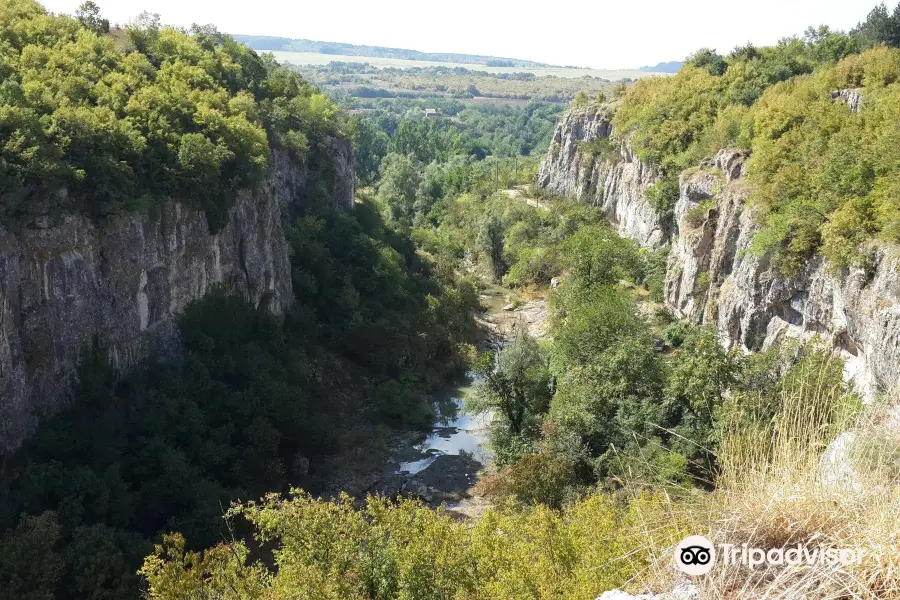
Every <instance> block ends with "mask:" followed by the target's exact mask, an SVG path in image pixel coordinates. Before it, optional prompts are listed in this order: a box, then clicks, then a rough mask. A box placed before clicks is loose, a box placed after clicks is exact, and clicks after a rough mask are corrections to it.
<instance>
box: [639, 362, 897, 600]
mask: <svg viewBox="0 0 900 600" xmlns="http://www.w3.org/2000/svg"><path fill="white" fill-rule="evenodd" d="M836 361H837V359H836V358H835V357H833V356H826V357H825V358H824V359H823V360H819V361H809V362H808V363H806V364H805V365H803V368H801V369H800V370H799V371H798V372H796V373H794V374H793V375H792V376H791V377H790V378H789V379H786V380H785V383H784V386H783V387H782V389H781V390H780V392H779V393H778V394H777V397H776V398H759V397H756V398H754V397H737V398H733V399H732V401H733V403H735V404H739V403H743V406H741V407H740V408H741V410H735V411H733V412H732V413H730V416H727V417H726V418H725V419H724V420H723V421H722V424H721V427H722V432H721V434H722V437H721V447H720V453H719V459H720V464H721V466H722V472H721V475H720V477H719V478H718V484H717V488H716V490H715V491H714V492H712V493H710V494H709V495H706V496H704V497H701V498H699V499H697V498H695V499H693V500H692V501H690V502H684V501H683V500H682V499H679V500H676V501H675V506H673V509H672V510H673V512H678V511H681V512H685V513H689V514H692V515H694V517H695V519H694V522H695V523H697V526H698V530H697V533H700V534H704V535H707V536H708V537H709V538H710V539H711V540H713V541H714V543H716V544H722V543H729V544H734V545H736V546H740V545H742V544H747V545H748V546H749V547H754V548H763V549H767V550H768V549H776V548H787V547H791V546H796V545H797V544H803V545H805V546H807V547H809V548H811V549H812V548H822V549H825V548H836V549H843V548H846V549H858V548H862V549H864V551H866V553H867V555H868V556H866V557H865V558H864V559H863V562H862V563H861V564H859V565H850V566H835V567H813V568H808V569H807V568H797V567H785V566H768V567H756V568H755V569H750V568H748V567H745V566H734V565H732V566H728V567H723V566H722V564H721V561H720V564H719V565H717V566H716V568H715V569H714V570H713V571H712V572H711V573H710V574H709V575H707V576H706V577H705V578H704V579H701V580H699V581H698V582H697V583H698V587H699V588H700V590H701V597H702V598H716V599H724V598H754V599H756V598H759V599H763V598H767V599H768V598H772V599H774V598H784V599H792V600H793V599H810V600H812V599H816V600H821V599H839V598H841V599H842V598H888V599H892V598H900V571H898V570H897V569H898V567H900V560H898V559H900V555H898V553H897V548H898V541H900V540H898V538H900V494H898V491H900V487H898V483H900V481H898V475H900V433H897V430H896V429H895V428H894V426H893V425H894V424H892V423H888V422H887V420H886V417H885V413H886V411H887V405H888V404H890V403H885V404H882V405H880V406H879V407H875V406H873V407H867V408H866V409H863V410H860V406H859V403H858V402H857V401H856V399H855V397H854V396H853V395H850V394H847V393H846V390H845V389H844V388H843V386H841V385H835V384H834V378H833V376H831V375H833V374H834V369H835V368H836V365H838V363H837V362H836ZM823 456H830V457H832V459H833V460H830V461H829V460H823ZM704 518H705V519H707V521H706V522H705V523H703V522H702V519H704ZM879 546H881V548H879ZM876 551H880V552H882V554H881V556H879V557H876V556H875V555H874V554H875V552H876ZM667 568H668V569H669V570H671V567H670V566H669V565H661V566H660V568H659V571H658V572H657V573H656V575H657V576H659V575H660V573H662V574H665V571H666V569H667ZM657 585H658V584H657Z"/></svg>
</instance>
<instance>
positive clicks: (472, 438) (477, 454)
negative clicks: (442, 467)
mask: <svg viewBox="0 0 900 600" xmlns="http://www.w3.org/2000/svg"><path fill="white" fill-rule="evenodd" d="M469 381H471V378H470V379H469ZM470 391H471V384H469V385H466V386H463V387H457V388H455V389H454V390H452V392H451V393H449V394H444V395H442V396H439V397H438V398H437V399H436V400H435V409H436V411H437V419H436V421H435V426H434V428H433V429H432V430H431V433H430V434H429V435H428V437H426V438H425V440H424V441H422V443H420V444H418V445H417V446H416V447H415V451H416V453H417V454H418V456H417V457H416V458H415V459H413V460H409V461H406V462H401V463H400V467H399V468H398V470H397V472H398V473H408V474H410V475H415V474H416V473H418V472H420V471H422V470H424V469H427V468H428V467H429V466H430V465H431V463H433V462H434V461H435V459H436V458H437V457H438V456H441V455H445V454H446V455H458V454H469V455H471V456H472V457H473V458H474V459H475V460H477V461H478V462H480V463H482V464H485V463H486V462H487V461H488V460H489V459H490V453H489V452H488V451H487V449H486V448H485V447H484V446H485V442H486V441H487V435H488V427H489V426H490V415H477V416H476V415H469V414H466V413H465V412H463V410H462V408H463V398H465V395H466V394H467V393H469V392H470Z"/></svg>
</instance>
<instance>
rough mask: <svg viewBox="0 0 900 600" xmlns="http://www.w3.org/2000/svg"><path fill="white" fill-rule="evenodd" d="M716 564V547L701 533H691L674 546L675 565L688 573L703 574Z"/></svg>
mask: <svg viewBox="0 0 900 600" xmlns="http://www.w3.org/2000/svg"><path fill="white" fill-rule="evenodd" d="M715 564H716V549H715V548H713V545H712V542H710V541H709V540H708V539H706V538H705V537H703V536H702V535H691V536H688V537H686V538H684V539H683V540H681V543H680V544H678V545H677V546H676V547H675V567H676V568H677V569H678V570H679V571H682V572H683V573H687V574H688V575H705V574H706V573H709V572H710V570H711V569H712V568H713V566H714V565H715Z"/></svg>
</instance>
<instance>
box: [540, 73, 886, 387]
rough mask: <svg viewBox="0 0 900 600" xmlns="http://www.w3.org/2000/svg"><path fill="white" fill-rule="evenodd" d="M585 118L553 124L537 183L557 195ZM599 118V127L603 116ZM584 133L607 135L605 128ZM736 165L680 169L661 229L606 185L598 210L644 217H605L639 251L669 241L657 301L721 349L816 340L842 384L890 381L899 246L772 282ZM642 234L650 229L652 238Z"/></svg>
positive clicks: (723, 161)
mask: <svg viewBox="0 0 900 600" xmlns="http://www.w3.org/2000/svg"><path fill="white" fill-rule="evenodd" d="M846 92H847V93H846V94H844V95H839V99H841V100H842V101H846V102H847V103H848V105H849V106H850V108H851V109H854V107H858V105H859V97H858V96H859V95H858V93H856V94H855V95H854V93H855V92H856V91H855V90H846ZM851 92H854V93H851ZM593 118H597V117H594V116H592V115H591V114H590V113H585V112H583V111H574V112H573V113H570V114H569V115H568V116H567V117H566V118H565V119H564V120H563V121H562V122H561V123H560V125H559V127H558V128H557V132H556V137H555V139H554V146H558V147H559V149H560V150H559V152H560V155H554V153H553V150H551V153H550V155H549V156H548V157H547V160H546V161H545V163H544V165H543V167H542V169H541V172H540V178H539V181H538V184H539V185H542V186H543V187H547V188H549V189H552V190H555V191H557V192H562V193H572V192H571V191H569V190H571V189H572V186H573V185H574V186H575V189H576V191H577V186H578V185H579V184H578V182H579V181H583V179H584V176H583V171H582V170H580V169H577V168H575V167H573V166H572V165H571V164H569V163H568V162H565V161H563V160H562V159H561V158H560V156H562V155H563V153H566V152H567V153H568V154H567V156H569V157H570V158H569V159H568V160H569V161H572V160H580V157H579V155H578V152H577V151H573V150H571V146H572V143H571V140H569V139H568V138H567V136H568V135H572V136H576V137H574V138H573V139H578V140H579V141H582V140H587V141H590V139H591V138H586V137H584V133H583V132H585V131H592V129H591V128H590V127H589V126H588V125H586V124H585V123H580V124H579V122H580V121H585V120H590V119H593ZM600 118H601V119H602V120H604V121H605V122H606V123H608V122H609V115H608V114H605V113H604V114H602V116H601V117H600ZM593 131H599V132H601V133H600V135H606V136H608V134H609V129H608V127H606V128H605V129H604V128H602V127H595V128H594V129H593ZM579 133H581V136H582V137H577V136H578V134H579ZM567 148H568V149H567ZM622 159H623V160H622V164H620V165H617V166H616V167H615V169H620V170H622V171H625V170H626V168H627V164H628V163H629V162H630V163H631V167H630V168H631V169H633V170H634V171H640V172H645V173H646V172H648V171H649V169H648V168H647V167H646V166H645V165H642V164H640V162H639V161H636V160H634V158H633V157H630V156H629V153H628V152H627V151H626V152H623V153H622ZM746 164H747V156H746V153H745V152H741V151H739V150H723V151H720V152H719V153H718V154H717V155H716V156H715V158H714V159H711V160H707V161H705V162H704V163H703V164H701V165H699V166H698V167H696V168H693V169H689V170H687V171H685V172H684V173H682V174H681V176H680V179H679V199H678V202H677V204H676V206H675V210H674V219H673V223H672V224H671V226H670V227H668V228H665V227H661V226H660V225H659V218H658V217H656V216H655V215H654V216H652V217H650V218H646V217H645V216H644V215H646V214H647V211H648V210H650V207H649V206H648V205H647V203H646V201H645V199H644V197H643V196H642V195H638V196H635V194H634V192H635V189H629V188H627V187H624V188H623V187H616V186H613V187H611V188H609V195H607V196H604V198H603V205H604V210H606V212H607V215H611V214H616V213H617V212H622V211H627V212H628V214H630V215H632V216H634V217H635V219H636V220H641V219H644V222H643V223H629V224H628V225H627V227H623V226H622V223H621V222H620V221H617V220H616V219H615V218H612V219H611V220H612V221H613V222H614V223H616V224H617V226H618V229H619V231H620V232H621V233H623V234H624V235H627V236H629V237H632V238H634V239H636V240H638V241H639V242H640V243H642V244H644V245H647V246H654V245H656V244H657V243H668V244H670V245H671V250H670V253H669V259H668V265H667V272H666V281H665V301H666V304H667V305H668V306H669V308H670V309H672V311H673V312H674V313H675V314H676V315H678V316H679V317H683V318H686V319H690V320H692V321H694V322H696V323H703V324H709V325H714V326H716V327H717V328H718V330H719V332H720V334H721V337H722V341H723V343H724V344H725V345H727V346H730V347H735V348H741V349H743V350H745V351H756V350H761V349H765V348H767V347H769V346H771V345H772V344H775V343H776V342H778V341H779V340H781V339H783V338H785V337H797V338H801V339H809V338H811V337H813V336H819V337H820V338H821V339H824V340H825V341H827V342H829V343H831V344H833V346H834V347H835V348H836V349H837V350H838V351H839V352H840V354H841V355H842V357H843V358H844V359H845V365H846V367H845V368H846V377H847V379H848V380H850V381H852V382H853V383H854V384H855V385H856V387H857V389H858V390H859V391H861V392H862V393H863V394H864V396H866V397H872V396H873V395H874V394H875V393H877V392H878V391H880V390H886V389H890V388H892V387H893V386H895V385H897V384H900V249H898V248H894V247H887V246H884V245H881V246H879V247H878V248H877V249H876V250H875V251H874V254H873V257H872V261H871V264H870V266H869V268H868V269H866V270H865V271H863V270H861V269H849V270H843V271H840V272H838V271H835V270H834V269H832V268H831V267H829V265H827V264H826V263H825V262H824V261H823V260H822V259H821V258H819V257H817V258H814V259H812V260H810V261H808V262H807V264H806V265H805V267H804V269H803V271H802V272H801V273H799V274H798V275H796V276H795V277H792V278H784V277H781V276H779V274H778V273H777V272H776V271H775V270H774V269H773V268H772V267H771V265H770V264H769V262H768V260H767V259H766V258H765V257H757V256H755V255H754V254H752V253H751V252H749V249H750V246H751V243H752V241H753V239H754V237H755V235H756V232H757V230H758V228H757V221H756V219H755V218H754V216H753V214H752V209H751V208H750V207H749V206H748V203H747V199H748V196H749V184H748V182H747V181H746V179H745V177H744V175H745V171H746ZM643 189H646V187H645V186H644V187H642V188H640V187H639V188H638V189H637V191H638V192H640V191H641V190H643ZM573 195H576V196H578V194H573ZM579 197H581V198H585V195H584V194H582V195H581V196H579ZM587 199H590V196H588V197H587ZM641 205H643V206H641ZM647 231H658V232H660V238H659V240H658V242H657V239H656V238H655V237H652V236H651V237H648V236H647V235H646V232H647Z"/></svg>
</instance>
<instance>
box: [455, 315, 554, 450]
mask: <svg viewBox="0 0 900 600" xmlns="http://www.w3.org/2000/svg"><path fill="white" fill-rule="evenodd" d="M475 372H476V374H478V376H479V377H480V380H479V381H478V383H477V385H476V389H475V393H474V394H473V396H472V397H471V398H470V399H468V400H467V401H466V410H468V411H470V412H472V413H473V414H485V413H487V414H491V415H493V425H492V426H493V427H494V428H495V429H496V430H497V431H496V432H495V434H494V435H493V437H492V441H493V442H494V443H493V445H494V450H495V451H496V452H497V464H498V465H499V466H501V467H503V466H505V465H506V464H509V463H511V462H514V461H515V459H516V458H518V456H516V450H518V449H521V448H525V447H527V443H528V441H530V440H534V439H536V438H537V437H538V434H539V432H540V419H541V416H542V415H544V414H545V413H546V412H547V409H548V407H549V405H550V398H551V397H552V395H553V388H552V380H551V378H550V373H549V370H548V364H547V359H546V357H545V356H544V354H543V353H542V352H541V350H540V348H539V347H538V343H537V341H536V340H534V339H533V338H532V337H531V336H529V335H528V332H527V331H526V330H525V329H524V328H523V327H520V328H519V330H518V331H517V332H516V334H515V338H514V339H513V341H512V343H511V344H510V345H508V346H506V347H504V348H501V349H500V350H498V351H497V352H496V354H495V353H486V354H485V355H483V356H481V357H480V359H479V360H478V362H477V363H476V368H475ZM501 441H502V443H498V442H501Z"/></svg>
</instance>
